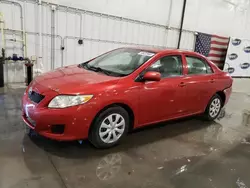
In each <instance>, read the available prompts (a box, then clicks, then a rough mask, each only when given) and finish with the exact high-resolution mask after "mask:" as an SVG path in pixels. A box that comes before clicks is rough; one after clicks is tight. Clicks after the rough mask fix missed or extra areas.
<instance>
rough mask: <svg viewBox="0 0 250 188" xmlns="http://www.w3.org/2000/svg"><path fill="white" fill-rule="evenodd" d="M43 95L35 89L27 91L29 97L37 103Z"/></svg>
mask: <svg viewBox="0 0 250 188" xmlns="http://www.w3.org/2000/svg"><path fill="white" fill-rule="evenodd" d="M44 97H45V96H44V95H41V94H39V93H37V92H35V91H31V92H29V99H30V100H31V101H33V102H35V103H37V104H38V103H39V102H41V101H42V100H43V99H44Z"/></svg>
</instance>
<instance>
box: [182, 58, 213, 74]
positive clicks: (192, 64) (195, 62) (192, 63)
mask: <svg viewBox="0 0 250 188" xmlns="http://www.w3.org/2000/svg"><path fill="white" fill-rule="evenodd" d="M186 60H187V66H188V74H211V73H213V70H212V68H211V67H210V66H209V65H208V64H207V63H206V62H205V61H204V60H202V59H199V58H197V57H190V56H187V57H186Z"/></svg>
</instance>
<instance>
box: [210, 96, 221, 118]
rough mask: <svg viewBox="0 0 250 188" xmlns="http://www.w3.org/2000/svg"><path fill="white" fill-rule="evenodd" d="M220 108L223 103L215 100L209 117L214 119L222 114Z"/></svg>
mask: <svg viewBox="0 0 250 188" xmlns="http://www.w3.org/2000/svg"><path fill="white" fill-rule="evenodd" d="M220 108H221V102H220V99H218V98H215V99H214V100H213V101H212V103H211V104H210V107H209V115H210V116H211V117H212V118H214V117H216V116H217V115H218V113H219V112H220Z"/></svg>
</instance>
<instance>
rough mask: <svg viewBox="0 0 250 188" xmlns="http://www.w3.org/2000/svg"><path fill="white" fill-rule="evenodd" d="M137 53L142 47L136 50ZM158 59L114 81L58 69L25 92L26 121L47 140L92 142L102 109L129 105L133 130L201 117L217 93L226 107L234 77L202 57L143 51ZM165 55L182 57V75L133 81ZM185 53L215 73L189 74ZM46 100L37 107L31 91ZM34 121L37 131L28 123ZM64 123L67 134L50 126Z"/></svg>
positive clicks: (74, 69)
mask: <svg viewBox="0 0 250 188" xmlns="http://www.w3.org/2000/svg"><path fill="white" fill-rule="evenodd" d="M137 49H138V48H137ZM142 50H147V51H150V52H155V53H156V55H155V56H154V57H153V58H151V59H150V60H149V61H147V62H146V63H145V64H143V65H142V66H141V67H139V68H138V69H137V70H135V71H134V72H133V73H131V74H130V75H128V76H125V77H112V76H108V75H104V74H102V73H97V72H93V71H89V70H85V69H83V68H79V67H78V66H77V65H72V66H68V67H64V68H59V69H57V70H54V71H52V72H48V73H45V74H43V75H42V76H39V77H37V78H36V79H35V80H34V81H33V82H32V83H31V84H30V85H29V87H28V88H27V89H26V91H25V94H24V96H23V99H22V104H23V113H22V118H23V120H24V121H25V123H26V124H27V125H28V126H29V127H30V128H31V129H34V130H35V131H36V132H38V133H39V134H40V135H43V136H45V137H48V138H51V139H56V140H79V139H85V138H88V132H89V128H90V126H91V124H92V122H93V120H94V118H95V117H96V115H97V114H98V112H100V111H101V110H102V109H104V108H106V107H107V106H109V105H112V104H122V105H126V106H127V107H128V108H130V109H131V111H132V112H133V115H134V122H133V126H134V128H138V127H142V126H145V125H148V124H152V123H157V122H161V121H166V120H170V119H177V118H181V117H185V116H190V115H194V114H200V113H203V112H204V111H205V108H206V106H207V104H208V102H209V100H210V99H211V97H212V96H213V95H214V94H215V93H216V92H222V93H224V94H225V104H226V103H227V102H228V99H229V97H230V94H231V91H232V88H231V87H232V78H231V77H230V76H229V75H228V74H227V73H225V72H222V71H221V70H220V69H219V68H217V67H216V66H215V65H214V64H213V63H212V62H210V61H209V60H207V59H206V58H205V57H204V56H202V55H200V54H197V53H194V52H187V51H179V50H166V49H165V50H158V49H142ZM166 55H181V56H182V62H183V76H180V77H170V78H164V79H161V80H160V81H158V82H157V81H156V82H135V79H136V78H137V76H138V75H139V74H140V73H141V72H142V71H143V70H144V69H145V68H147V67H149V66H150V65H151V64H152V63H154V62H155V61H157V60H158V59H159V58H161V57H163V56H166ZM185 55H188V56H195V57H199V58H201V59H205V60H206V61H207V62H208V64H209V65H210V66H211V68H212V69H213V72H214V73H212V74H206V75H188V74H187V72H188V70H187V62H186V59H185ZM30 87H32V89H33V90H34V91H36V92H37V93H39V94H43V95H44V96H45V98H44V99H43V100H42V101H41V102H40V103H39V104H36V103H34V102H32V101H31V100H30V99H29V97H28V91H29V88H30ZM59 94H65V95H69V94H71V95H77V94H91V95H93V96H94V97H93V98H92V99H91V100H90V101H88V102H87V103H85V104H82V105H78V106H73V107H68V108H64V109H50V108H48V104H49V102H50V101H51V100H52V99H53V98H54V97H55V96H57V95H59ZM27 116H29V118H31V119H32V120H33V121H35V122H36V126H35V127H34V126H33V125H32V124H31V122H30V121H29V119H28V118H27ZM55 124H63V125H65V130H64V133H63V134H53V133H52V132H51V125H55Z"/></svg>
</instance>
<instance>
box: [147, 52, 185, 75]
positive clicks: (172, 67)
mask: <svg viewBox="0 0 250 188" xmlns="http://www.w3.org/2000/svg"><path fill="white" fill-rule="evenodd" d="M147 71H157V72H159V73H161V77H162V78H166V77H174V76H180V75H182V60H181V56H165V57H163V58H161V59H159V60H158V61H156V62H155V63H153V64H152V65H151V66H150V67H149V68H148V69H147Z"/></svg>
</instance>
